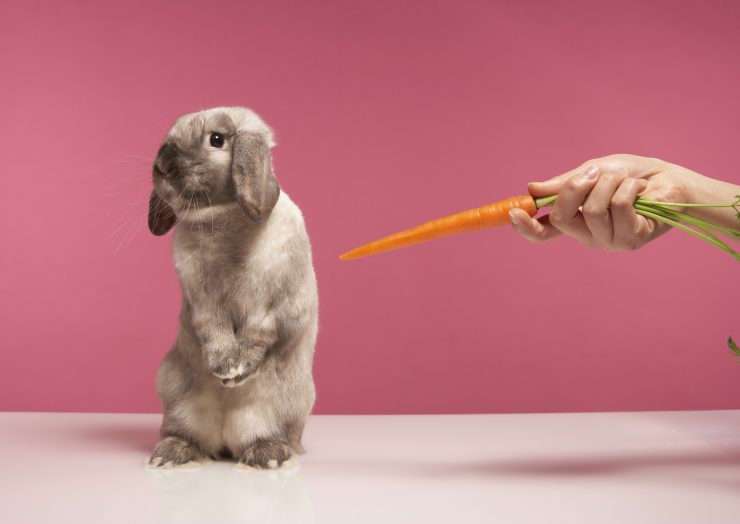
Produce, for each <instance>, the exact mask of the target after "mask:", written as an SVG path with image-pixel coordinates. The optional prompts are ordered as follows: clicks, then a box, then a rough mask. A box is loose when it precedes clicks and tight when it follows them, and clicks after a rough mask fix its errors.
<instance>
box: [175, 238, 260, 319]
mask: <svg viewBox="0 0 740 524" xmlns="http://www.w3.org/2000/svg"><path fill="white" fill-rule="evenodd" d="M174 258H175V267H176V270H177V274H178V276H179V278H180V282H181V284H182V288H183V291H184V292H185V294H186V296H187V297H188V298H189V299H195V301H197V302H202V301H204V300H205V301H206V302H209V303H214V304H219V305H221V306H222V307H226V308H227V309H234V310H236V311H239V310H244V309H249V306H250V303H251V302H255V301H259V298H260V296H261V294H262V291H263V290H264V283H265V281H266V280H267V278H266V276H265V275H264V274H263V272H262V271H260V270H259V268H257V267H250V266H252V265H253V264H250V263H249V261H248V259H247V260H245V259H244V258H243V257H237V256H234V255H233V254H231V253H225V252H223V251H221V250H219V249H204V248H199V249H194V250H181V251H180V252H179V253H177V252H176V253H175V257H174Z"/></svg>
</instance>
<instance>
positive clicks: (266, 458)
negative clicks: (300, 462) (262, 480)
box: [239, 439, 292, 469]
mask: <svg viewBox="0 0 740 524" xmlns="http://www.w3.org/2000/svg"><path fill="white" fill-rule="evenodd" d="M291 455H292V451H291V450H290V447H289V446H288V444H287V443H285V442H282V441H280V440H277V439H260V440H258V441H257V442H255V443H254V444H252V445H251V446H249V447H248V448H247V450H246V451H245V452H244V454H243V455H242V456H241V457H240V458H239V464H241V465H243V466H248V467H250V468H257V469H276V468H279V467H280V466H282V465H283V463H284V462H286V461H287V460H288V459H290V457H291Z"/></svg>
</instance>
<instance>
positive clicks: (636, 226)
mask: <svg viewBox="0 0 740 524" xmlns="http://www.w3.org/2000/svg"><path fill="white" fill-rule="evenodd" d="M646 186H647V182H646V181H645V180H641V179H638V178H626V179H624V181H623V182H622V183H621V185H620V186H619V188H618V189H617V190H616V191H615V192H614V195H613V196H612V198H611V202H610V203H609V206H610V207H611V215H612V223H613V227H614V239H613V240H612V247H613V248H614V249H617V250H631V249H636V248H637V247H639V246H641V245H642V244H644V243H645V241H646V238H645V237H646V236H648V235H650V233H651V229H652V226H653V224H652V223H650V222H648V221H646V220H645V219H644V218H643V217H640V216H639V215H638V214H637V213H635V208H634V204H635V200H636V199H637V196H638V195H639V194H640V192H641V191H643V190H644V189H645V187H646Z"/></svg>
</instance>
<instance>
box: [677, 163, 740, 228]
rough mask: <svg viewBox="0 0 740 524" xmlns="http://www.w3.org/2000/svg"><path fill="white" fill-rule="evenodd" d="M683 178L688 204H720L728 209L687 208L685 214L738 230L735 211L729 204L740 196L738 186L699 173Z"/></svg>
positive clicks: (739, 221)
mask: <svg viewBox="0 0 740 524" xmlns="http://www.w3.org/2000/svg"><path fill="white" fill-rule="evenodd" d="M689 173H690V174H689V175H688V176H686V177H685V184H686V195H687V198H688V200H689V201H688V202H687V203H689V204H722V205H727V206H728V207H688V208H686V209H685V210H684V212H685V213H686V214H689V215H692V216H695V217H697V218H701V219H703V220H706V221H708V222H712V223H714V224H717V225H720V226H724V227H729V228H732V229H740V220H738V218H737V211H735V209H733V208H732V207H730V204H732V203H734V202H735V201H736V200H737V195H740V186H738V185H735V184H731V183H729V182H724V181H722V180H715V179H713V178H709V177H706V176H703V175H700V174H699V173H694V172H693V171H690V172H689Z"/></svg>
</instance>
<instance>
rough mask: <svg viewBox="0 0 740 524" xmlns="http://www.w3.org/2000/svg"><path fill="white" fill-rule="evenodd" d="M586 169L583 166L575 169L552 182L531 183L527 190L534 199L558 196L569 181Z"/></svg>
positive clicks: (552, 179) (554, 178)
mask: <svg viewBox="0 0 740 524" xmlns="http://www.w3.org/2000/svg"><path fill="white" fill-rule="evenodd" d="M584 169H585V167H584V166H583V165H581V166H579V167H577V168H575V169H571V170H570V171H566V172H565V173H563V174H562V175H558V176H556V177H553V178H551V179H550V180H545V181H544V182H530V183H529V184H528V185H527V189H529V194H530V195H532V196H533V197H546V196H550V195H557V194H559V193H560V191H561V190H562V189H563V186H564V185H565V183H566V182H567V181H568V179H570V178H571V177H573V176H575V175H578V174H580V173H582V172H583V171H584Z"/></svg>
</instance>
